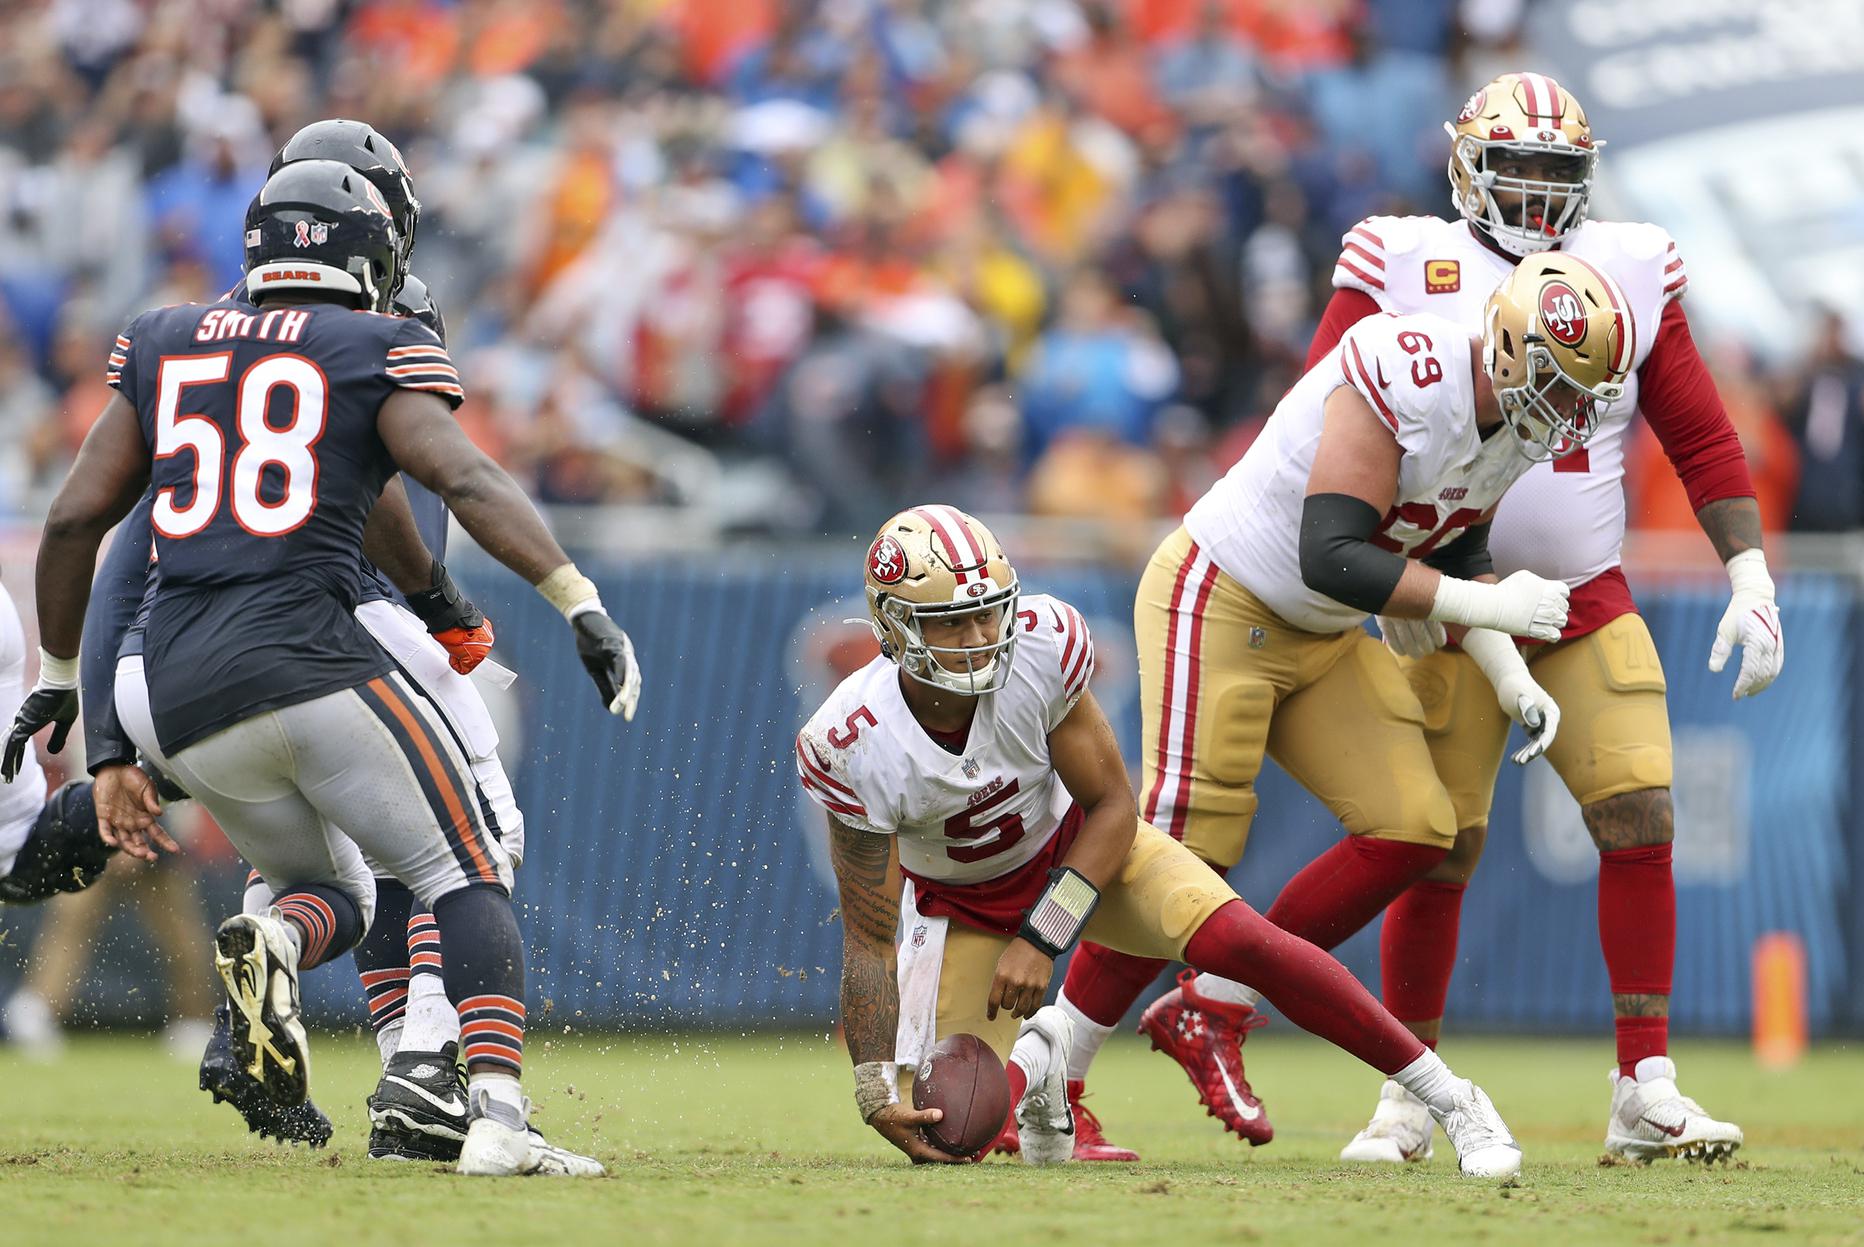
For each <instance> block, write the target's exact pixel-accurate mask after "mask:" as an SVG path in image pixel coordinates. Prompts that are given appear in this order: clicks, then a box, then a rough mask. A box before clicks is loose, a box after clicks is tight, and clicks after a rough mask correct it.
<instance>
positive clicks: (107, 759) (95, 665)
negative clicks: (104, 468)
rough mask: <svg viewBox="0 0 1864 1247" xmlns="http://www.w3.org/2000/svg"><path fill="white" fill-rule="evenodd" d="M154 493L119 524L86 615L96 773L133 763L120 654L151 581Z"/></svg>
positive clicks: (87, 703) (84, 682)
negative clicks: (120, 693) (119, 707)
mask: <svg viewBox="0 0 1864 1247" xmlns="http://www.w3.org/2000/svg"><path fill="white" fill-rule="evenodd" d="M153 500H154V494H153V493H145V494H144V495H143V497H142V501H141V502H138V503H137V504H136V507H135V509H134V510H133V511H131V512H130V513H129V514H128V515H127V516H126V517H124V520H123V522H122V523H121V524H119V525H117V530H116V536H115V538H113V539H112V540H111V542H110V549H109V550H108V551H107V552H105V554H104V558H103V564H102V566H101V567H100V568H99V569H98V572H97V581H96V583H95V584H93V585H92V586H91V605H90V609H89V610H88V611H87V612H86V613H85V617H84V641H83V645H82V647H81V648H80V649H79V651H78V659H79V662H78V683H79V685H80V687H81V690H82V691H81V693H80V695H79V701H80V702H81V703H82V706H83V712H84V752H85V763H86V765H87V766H88V767H89V769H90V771H91V773H92V774H96V773H97V770H98V768H99V767H103V766H107V765H109V764H111V763H113V762H134V761H135V760H136V746H135V745H134V744H132V743H131V741H130V739H129V735H128V734H127V733H126V732H125V731H124V730H123V725H122V724H121V723H120V722H119V721H118V720H117V712H116V664H117V652H118V651H119V650H120V649H121V648H122V645H123V636H124V634H125V633H126V632H128V631H129V628H130V625H131V623H132V621H133V620H134V619H135V617H136V613H137V611H138V609H139V608H140V607H141V605H142V598H143V590H144V589H145V588H146V586H147V585H148V581H149V546H150V542H151V536H150V531H149V510H150V508H151V507H152V506H153V505H154V501H153Z"/></svg>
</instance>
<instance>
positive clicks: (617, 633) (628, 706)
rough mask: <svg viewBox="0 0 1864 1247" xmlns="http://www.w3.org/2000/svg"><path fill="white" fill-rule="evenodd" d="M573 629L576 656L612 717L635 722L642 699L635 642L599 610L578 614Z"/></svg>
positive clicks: (573, 621) (572, 624) (573, 622)
mask: <svg viewBox="0 0 1864 1247" xmlns="http://www.w3.org/2000/svg"><path fill="white" fill-rule="evenodd" d="M570 627H571V629H572V630H574V631H575V633H576V656H577V657H578V658H580V659H582V665H583V669H584V670H585V671H587V672H588V673H589V678H590V679H592V680H594V681H595V686H596V689H597V691H598V692H600V693H601V694H602V704H603V705H605V706H607V707H608V712H609V713H610V714H618V715H620V716H621V717H622V718H624V719H627V720H629V721H630V722H632V721H633V719H634V708H635V705H636V704H637V703H638V702H639V701H640V700H641V668H640V666H639V665H638V664H636V663H635V661H634V642H632V641H630V640H629V639H628V634H627V633H625V632H623V631H622V630H621V625H619V624H617V623H616V622H615V621H614V620H613V619H610V618H609V617H608V613H607V612H606V611H603V610H601V609H599V608H596V609H591V610H585V611H579V612H578V613H577V615H576V617H575V618H573V619H571V620H570Z"/></svg>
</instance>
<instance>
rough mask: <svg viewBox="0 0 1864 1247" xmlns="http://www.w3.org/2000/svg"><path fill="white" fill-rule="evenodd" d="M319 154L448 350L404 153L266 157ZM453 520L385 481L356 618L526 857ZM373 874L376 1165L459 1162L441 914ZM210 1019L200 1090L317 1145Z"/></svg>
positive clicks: (320, 1123)
mask: <svg viewBox="0 0 1864 1247" xmlns="http://www.w3.org/2000/svg"><path fill="white" fill-rule="evenodd" d="M312 159H334V160H339V161H341V162H342V163H344V164H347V165H348V166H350V168H352V169H354V170H356V171H357V172H358V173H360V174H362V175H363V176H364V177H365V178H367V179H368V180H369V181H370V183H371V184H372V185H374V186H375V188H376V190H377V191H378V192H380V194H381V196H382V201H383V203H384V204H386V205H387V207H388V210H389V214H390V216H391V217H392V218H393V219H394V221H395V226H396V232H397V235H398V238H399V242H400V249H399V255H400V259H401V262H402V265H403V270H402V273H401V279H400V283H399V285H398V287H397V289H396V291H395V293H394V296H393V300H392V304H391V310H392V311H393V312H394V313H395V314H396V315H399V316H409V317H413V318H414V319H416V320H418V321H420V322H421V323H422V324H424V325H426V326H427V327H428V328H429V329H431V330H433V331H434V334H435V336H436V337H438V338H439V339H440V341H441V343H442V345H445V342H446V328H445V322H444V321H443V319H442V317H441V314H440V310H439V308H438V307H437V306H436V305H435V303H434V300H433V298H432V295H431V293H430V292H429V291H428V288H427V286H426V284H425V283H424V282H422V281H421V280H420V279H419V278H417V277H415V276H413V275H412V274H409V273H407V272H406V271H405V265H406V264H407V262H408V260H409V257H410V255H411V253H412V250H413V239H414V233H415V229H416V227H417V225H418V223H419V220H420V212H421V205H420V201H419V200H418V199H417V198H416V197H415V194H414V187H413V182H412V179H411V177H410V175H409V172H408V169H407V166H406V164H405V163H404V162H403V160H402V157H401V153H400V152H399V151H398V150H397V149H396V147H395V145H394V144H393V143H392V142H390V141H389V140H388V139H387V138H386V137H384V136H383V135H381V134H379V133H378V132H377V131H375V130H374V129H373V128H371V127H370V126H368V125H366V124H364V123H363V122H359V121H349V120H343V119H329V120H324V121H317V122H313V123H311V124H310V125H307V126H305V127H304V128H303V129H301V130H299V131H298V132H297V133H296V134H294V135H293V136H292V137H291V139H290V140H289V141H288V142H286V144H285V145H284V146H283V147H282V148H280V149H279V152H278V154H277V155H276V156H275V157H274V158H273V161H272V172H274V173H276V172H277V171H278V170H279V169H281V168H283V167H284V166H285V165H287V164H290V163H293V162H295V161H300V160H312ZM227 298H229V299H234V300H245V299H246V298H247V289H246V283H245V282H244V281H241V283H240V284H239V285H238V286H236V287H235V288H234V289H233V290H231V291H229V292H228V294H227ZM152 505H153V495H152V494H145V495H144V497H143V500H142V502H140V503H139V504H138V505H137V508H136V510H134V511H132V512H131V514H130V516H129V517H128V518H127V519H126V520H125V521H124V522H123V523H122V524H121V525H120V526H119V527H118V530H117V535H116V538H115V540H114V541H113V542H112V543H111V546H110V549H109V550H108V551H107V552H106V553H105V555H104V559H103V563H102V566H101V568H100V570H99V572H98V576H97V581H96V584H95V585H94V586H93V589H92V595H91V610H90V614H89V617H88V618H87V619H86V623H85V629H84V646H83V653H82V671H81V673H80V674H81V676H82V679H81V685H82V688H83V705H84V722H85V738H86V745H87V757H88V758H89V759H90V760H91V767H92V770H93V772H100V773H101V772H102V768H106V767H112V766H115V765H118V764H120V763H123V762H126V761H133V760H134V759H135V748H134V745H133V744H132V743H131V742H130V740H129V738H128V737H127V736H126V735H125V734H124V732H123V730H122V726H121V724H120V723H119V722H118V720H117V716H116V706H115V681H116V666H117V663H118V661H119V659H120V658H122V657H124V656H135V655H140V654H141V652H142V637H141V630H140V628H136V627H133V626H132V624H133V621H134V620H135V617H136V614H137V611H138V608H139V607H140V605H141V603H142V600H143V597H144V596H145V594H146V592H147V591H148V582H149V550H150V543H151V532H150V526H149V509H150V507H151V506H152ZM447 525H448V518H447V510H446V506H445V504H444V503H443V502H442V501H441V500H440V499H439V497H438V496H437V495H435V494H434V493H433V492H432V491H431V490H428V489H427V488H426V487H424V486H422V485H421V484H420V483H419V482H417V481H414V480H412V479H410V478H408V477H406V476H405V475H404V476H400V477H397V478H396V479H395V480H394V481H392V482H391V483H390V484H389V486H388V487H387V488H386V489H385V490H384V492H383V498H382V501H381V502H379V503H378V504H377V506H376V509H375V511H374V512H373V513H372V514H371V517H370V523H369V527H368V528H367V529H366V530H365V536H364V552H365V554H366V556H367V559H366V562H365V567H364V572H365V578H364V581H363V587H362V600H361V603H360V604H359V605H358V607H357V612H358V617H359V618H360V619H361V620H362V622H363V624H364V626H365V627H367V628H368V629H369V631H370V633H371V634H372V635H373V636H374V637H375V638H376V640H377V641H378V642H380V643H381V645H382V646H383V647H384V648H385V649H387V650H388V651H389V652H390V653H391V654H393V655H394V656H395V657H396V659H397V661H399V662H400V663H401V664H402V666H403V668H404V670H405V672H406V673H407V674H408V675H410V676H411V677H413V679H414V680H415V681H416V682H417V683H418V684H420V685H421V686H422V688H423V690H424V691H426V692H428V693H430V694H431V695H432V696H433V697H434V698H435V699H436V700H437V701H438V702H439V704H440V708H441V710H442V712H443V713H444V714H445V715H446V717H447V719H448V721H449V724H450V725H451V726H452V728H453V729H454V733H455V736H456V739H457V742H458V743H459V744H460V745H461V746H462V748H463V749H464V751H465V752H466V754H467V758H468V761H469V763H470V766H471V770H472V772H473V776H474V779H475V780H476V781H477V783H478V786H479V789H480V793H481V795H482V796H483V797H484V799H485V800H486V801H487V802H488V803H489V804H490V807H491V818H492V820H493V821H494V823H495V824H496V826H495V833H496V834H497V835H498V837H499V839H500V840H501V841H502V842H503V843H504V845H505V847H506V849H507V850H508V851H509V852H510V853H511V856H512V860H513V863H514V864H518V863H520V862H522V860H523V856H524V819H523V814H522V812H521V811H520V810H519V809H518V807H517V803H516V800H515V798H514V796H513V794H512V788H511V781H510V779H509V778H508V776H507V775H506V773H505V769H504V766H503V764H502V763H501V762H500V760H499V757H498V733H497V729H496V728H495V727H494V726H493V723H492V718H491V715H490V713H489V712H488V711H487V709H486V707H485V702H484V700H483V699H482V698H481V697H480V696H479V693H478V690H477V689H476V688H475V687H474V686H473V685H472V683H471V682H470V681H469V680H467V679H466V678H465V677H466V676H467V675H468V674H470V673H471V672H472V671H473V670H474V669H475V668H476V667H477V666H478V664H479V663H480V661H481V660H483V659H484V658H485V657H486V655H487V654H488V653H489V652H490V649H491V645H492V641H493V632H492V625H491V623H490V621H489V620H487V619H486V618H485V616H484V615H483V614H482V613H481V612H479V610H478V609H477V608H476V607H474V606H473V604H472V603H471V602H470V601H468V600H467V599H466V598H465V597H464V595H462V594H461V593H460V592H459V590H458V588H457V587H456V586H455V585H454V583H453V581H452V579H451V577H450V576H449V575H448V574H447V570H446V567H445V565H444V564H443V563H442V562H441V560H442V559H444V558H445V556H446V538H447ZM403 608H405V609H403ZM430 638H431V639H430ZM46 721H47V720H46V719H44V718H33V717H29V716H27V715H22V716H21V721H20V723H19V725H18V728H17V729H16V731H15V736H16V737H19V738H20V739H22V740H23V738H24V736H29V735H31V734H32V733H33V732H35V731H37V730H38V728H39V727H41V726H43V725H44V723H45V722H46ZM53 751H54V752H56V749H54V750H53ZM100 778H103V779H104V780H105V782H106V791H107V793H114V792H115V791H117V790H118V787H120V788H121V789H123V790H124V792H125V797H126V799H131V800H135V801H138V802H147V801H149V799H150V797H149V790H150V788H151V787H152V785H151V784H149V783H147V782H145V781H143V780H142V777H140V776H134V775H128V774H127V773H124V778H123V779H122V781H121V782H120V785H112V784H111V782H110V781H111V780H112V779H114V778H115V773H101V774H100ZM132 789H133V790H134V791H131V790H132ZM376 873H377V879H376V888H377V895H376V917H375V921H374V922H373V923H372V924H371V926H370V928H369V931H368V933H367V934H366V935H365V936H364V938H363V940H362V942H361V943H360V944H358V945H357V947H356V950H355V960H356V969H357V973H358V975H359V976H360V978H361V980H362V984H363V990H364V993H365V995H366V997H367V999H368V1002H369V1023H370V1027H371V1029H372V1030H373V1031H374V1033H375V1037H376V1042H377V1044H378V1046H379V1047H380V1050H381V1055H382V1061H383V1066H384V1068H383V1074H382V1079H381V1081H380V1083H378V1085H377V1087H376V1091H375V1094H374V1095H372V1096H371V1097H370V1102H369V1107H370V1119H371V1130H370V1138H369V1154H370V1156H371V1157H373V1158H378V1159H380V1158H398V1159H425V1160H452V1159H455V1158H457V1157H458V1155H459V1148H460V1144H461V1142H462V1141H463V1140H464V1138H465V1135H466V1128H467V1121H466V1114H465V1111H464V1098H463V1096H461V1095H456V1094H454V1092H455V1090H456V1089H457V1087H458V1085H459V1083H460V1073H459V1066H458V1054H459V1048H458V1037H459V1019H458V1015H457V1013H456V1012H455V1010H454V1009H453V1006H452V1004H451V1003H450V1002H449V1001H448V1000H447V998H446V992H445V989H444V987H443V986H442V983H441V979H442V966H443V964H444V960H443V958H442V956H441V951H440V946H439V940H438V936H437V933H436V931H435V927H434V922H433V915H431V914H428V913H424V912H419V911H418V910H417V907H416V906H415V905H414V898H413V894H412V893H411V892H409V891H408V889H407V888H406V887H405V886H403V885H402V884H401V883H400V881H398V880H396V879H394V878H392V877H389V876H385V875H383V874H382V873H381V872H380V871H377V872H376ZM250 882H251V886H250V889H249V894H248V897H247V906H246V907H247V909H248V910H249V911H252V912H262V911H263V910H264V909H265V908H267V907H268V906H269V905H270V904H271V895H270V892H269V890H267V889H266V888H265V887H264V886H263V885H262V884H260V883H258V882H257V874H256V872H255V874H254V876H253V880H251V881H250ZM215 1021H216V1027H215V1033H214V1036H213V1038H212V1040H211V1041H210V1042H209V1044H208V1047H207V1051H206V1053H205V1054H204V1055H203V1057H202V1060H201V1070H200V1085H201V1089H202V1090H204V1091H208V1092H210V1093H211V1094H212V1095H213V1097H214V1099H215V1101H216V1102H219V1101H221V1100H226V1101H228V1102H230V1103H231V1104H233V1105H234V1107H235V1108H237V1109H238V1110H239V1112H240V1113H241V1115H242V1116H243V1117H244V1118H245V1119H246V1122H247V1125H248V1127H249V1128H250V1129H252V1130H254V1131H256V1132H257V1133H259V1134H260V1135H262V1136H264V1135H271V1136H274V1137H277V1138H279V1139H281V1140H288V1141H297V1142H307V1143H310V1144H311V1145H312V1146H320V1145H322V1144H323V1143H324V1142H326V1141H327V1140H328V1139H329V1137H330V1133H331V1128H330V1122H329V1119H328V1118H327V1117H325V1116H324V1114H323V1113H322V1111H321V1110H319V1109H318V1108H317V1106H316V1105H315V1104H313V1103H311V1102H309V1101H308V1100H307V1101H306V1102H305V1103H304V1104H302V1105H294V1106H290V1107H288V1108H281V1107H280V1106H278V1105H277V1104H276V1103H275V1102H273V1101H272V1100H271V1099H270V1098H269V1097H267V1096H266V1095H265V1094H264V1093H263V1090H262V1089H261V1088H260V1087H259V1086H258V1084H257V1083H256V1082H254V1080H252V1079H251V1078H250V1077H248V1076H246V1075H245V1074H244V1072H243V1071H242V1070H241V1069H240V1067H239V1065H238V1063H237V1062H235V1061H234V1060H233V1059H232V1057H231V1046H230V1039H231V1031H230V1019H229V1018H228V1016H227V1013H226V1010H225V1009H221V1010H219V1011H218V1012H217V1014H216V1018H215ZM454 1106H458V1111H454Z"/></svg>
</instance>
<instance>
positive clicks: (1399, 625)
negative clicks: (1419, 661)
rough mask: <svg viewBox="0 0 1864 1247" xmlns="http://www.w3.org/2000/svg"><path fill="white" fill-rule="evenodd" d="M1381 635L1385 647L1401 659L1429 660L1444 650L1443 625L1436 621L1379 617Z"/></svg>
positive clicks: (1387, 616)
mask: <svg viewBox="0 0 1864 1247" xmlns="http://www.w3.org/2000/svg"><path fill="white" fill-rule="evenodd" d="M1379 635H1380V636H1382V637H1384V638H1385V647H1386V648H1387V649H1389V650H1391V652H1392V653H1394V654H1396V655H1398V657H1400V658H1427V657H1429V656H1430V655H1432V654H1434V653H1436V652H1437V651H1438V650H1440V649H1442V648H1443V642H1444V640H1445V634H1444V631H1443V625H1442V624H1440V623H1438V622H1437V621H1436V620H1434V619H1393V618H1392V617H1390V616H1389V615H1380V616H1379Z"/></svg>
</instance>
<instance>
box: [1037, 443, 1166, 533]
mask: <svg viewBox="0 0 1864 1247" xmlns="http://www.w3.org/2000/svg"><path fill="white" fill-rule="evenodd" d="M1166 498H1167V481H1166V477H1165V469H1164V466H1163V465H1162V464H1161V463H1160V462H1159V461H1158V458H1157V456H1155V455H1153V454H1152V453H1151V451H1149V450H1147V449H1145V448H1143V447H1139V446H1134V445H1132V444H1130V443H1128V442H1123V441H1121V440H1120V439H1119V438H1118V437H1116V436H1115V435H1114V434H1113V433H1112V432H1110V431H1109V430H1107V429H1105V428H1096V427H1093V426H1091V425H1090V426H1081V427H1078V428H1072V429H1069V430H1067V431H1065V432H1063V433H1062V434H1061V435H1060V436H1058V437H1056V438H1055V439H1054V441H1052V442H1051V443H1049V446H1048V448H1047V449H1046V450H1045V451H1044V452H1043V453H1042V455H1041V457H1040V458H1038V459H1037V460H1036V463H1035V466H1034V467H1033V468H1031V469H1030V472H1029V490H1028V494H1027V497H1026V500H1025V509H1026V510H1027V511H1028V512H1029V514H1031V515H1040V516H1047V517H1049V518H1053V519H1079V520H1093V521H1095V522H1097V523H1099V524H1103V525H1107V526H1108V528H1109V533H1108V537H1107V541H1108V548H1109V551H1110V552H1111V553H1112V554H1113V555H1114V557H1115V558H1116V559H1118V560H1119V561H1120V562H1123V563H1129V564H1132V563H1138V562H1140V561H1142V560H1143V559H1144V558H1145V556H1146V555H1147V554H1149V553H1150V552H1151V550H1152V547H1153V546H1155V545H1157V544H1158V533H1157V531H1156V526H1155V524H1154V523H1153V521H1154V520H1155V519H1156V518H1157V517H1159V516H1160V515H1162V514H1163V513H1164V509H1165V501H1166Z"/></svg>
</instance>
